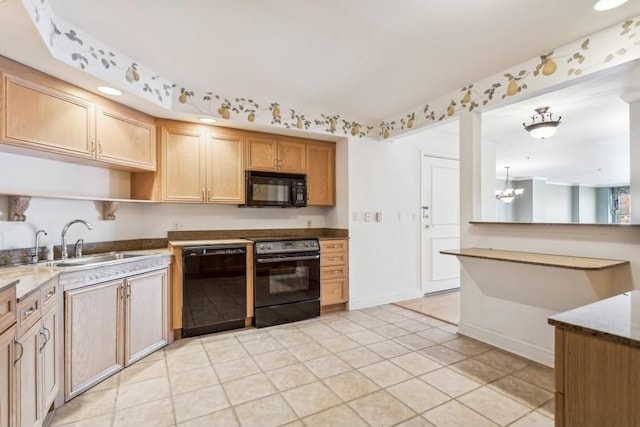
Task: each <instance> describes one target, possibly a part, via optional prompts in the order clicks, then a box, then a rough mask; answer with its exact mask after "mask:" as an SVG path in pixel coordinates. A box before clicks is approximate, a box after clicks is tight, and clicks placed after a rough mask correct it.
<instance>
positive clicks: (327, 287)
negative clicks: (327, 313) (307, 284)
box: [320, 279, 347, 306]
mask: <svg viewBox="0 0 640 427" xmlns="http://www.w3.org/2000/svg"><path fill="white" fill-rule="evenodd" d="M346 290H347V283H346V279H338V280H323V281H322V293H321V295H320V301H321V305H323V306H325V305H333V304H340V303H343V302H346V301H347V292H346Z"/></svg>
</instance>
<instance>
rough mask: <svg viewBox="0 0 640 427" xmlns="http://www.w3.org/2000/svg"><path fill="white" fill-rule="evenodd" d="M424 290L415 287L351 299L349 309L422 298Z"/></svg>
mask: <svg viewBox="0 0 640 427" xmlns="http://www.w3.org/2000/svg"><path fill="white" fill-rule="evenodd" d="M421 296H422V291H421V290H420V289H414V290H411V291H407V292H402V293H399V294H391V295H382V296H376V297H369V298H360V299H350V300H349V310H357V309H360V308H367V307H374V306H376V305H382V304H389V303H392V302H398V301H404V300H408V299H414V298H420V297H421Z"/></svg>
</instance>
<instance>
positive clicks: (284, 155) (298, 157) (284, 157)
mask: <svg viewBox="0 0 640 427" xmlns="http://www.w3.org/2000/svg"><path fill="white" fill-rule="evenodd" d="M305 145H306V144H305V143H304V142H297V141H278V170H279V171H280V172H287V173H305V172H306V168H305V163H306V157H305Z"/></svg>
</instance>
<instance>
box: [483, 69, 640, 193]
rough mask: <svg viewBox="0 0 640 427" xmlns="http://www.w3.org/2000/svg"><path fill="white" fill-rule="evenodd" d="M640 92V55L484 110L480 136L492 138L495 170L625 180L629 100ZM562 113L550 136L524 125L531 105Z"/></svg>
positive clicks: (602, 182) (570, 179)
mask: <svg viewBox="0 0 640 427" xmlns="http://www.w3.org/2000/svg"><path fill="white" fill-rule="evenodd" d="M639 94H640V60H636V61H634V62H632V63H627V64H623V65H620V66H618V67H615V68H612V69H609V70H606V71H605V72H601V73H597V74H596V75H592V76H590V77H587V78H582V79H579V80H574V81H573V82H572V83H571V84H570V85H569V86H567V87H564V88H561V89H558V90H555V91H553V92H550V93H548V94H544V95H540V96H536V97H533V98H530V99H527V100H524V101H520V102H517V103H514V104H511V105H508V106H505V107H501V108H497V109H495V110H492V111H488V112H485V113H483V114H482V142H483V143H489V144H495V147H496V175H497V176H499V177H504V176H505V169H504V167H505V166H510V167H511V169H510V177H511V178H516V179H518V178H538V179H545V180H548V181H550V182H555V183H562V184H583V185H590V186H616V185H629V170H630V157H629V105H628V103H627V102H625V101H624V99H629V98H633V99H637V98H638V95H639ZM542 106H550V107H551V109H550V111H551V112H552V113H554V117H555V118H557V117H558V116H562V120H561V123H560V125H559V126H558V128H557V132H556V134H555V135H554V136H552V137H550V138H548V139H544V140H538V139H534V138H533V137H531V136H530V135H529V134H528V133H527V132H526V131H525V130H524V128H523V126H522V124H523V122H526V123H527V124H529V123H531V116H532V115H533V114H534V109H535V108H538V107H542Z"/></svg>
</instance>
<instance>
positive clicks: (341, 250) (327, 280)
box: [320, 239, 349, 306]
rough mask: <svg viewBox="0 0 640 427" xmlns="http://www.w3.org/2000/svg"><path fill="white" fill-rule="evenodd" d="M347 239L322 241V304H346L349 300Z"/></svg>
mask: <svg viewBox="0 0 640 427" xmlns="http://www.w3.org/2000/svg"><path fill="white" fill-rule="evenodd" d="M348 253H349V252H348V241H347V239H328V240H320V289H321V292H320V303H321V305H322V306H330V305H335V304H345V303H346V302H347V301H348V300H349V262H348Z"/></svg>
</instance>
